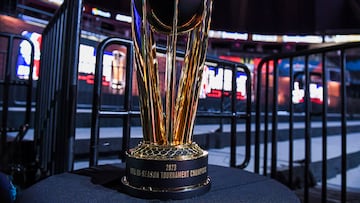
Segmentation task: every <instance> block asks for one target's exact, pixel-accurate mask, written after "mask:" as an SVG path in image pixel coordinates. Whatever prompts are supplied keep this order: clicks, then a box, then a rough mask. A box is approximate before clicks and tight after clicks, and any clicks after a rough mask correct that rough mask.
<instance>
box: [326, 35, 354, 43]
mask: <svg viewBox="0 0 360 203" xmlns="http://www.w3.org/2000/svg"><path fill="white" fill-rule="evenodd" d="M359 41H360V35H333V36H329V35H328V36H325V42H335V43H341V42H359Z"/></svg>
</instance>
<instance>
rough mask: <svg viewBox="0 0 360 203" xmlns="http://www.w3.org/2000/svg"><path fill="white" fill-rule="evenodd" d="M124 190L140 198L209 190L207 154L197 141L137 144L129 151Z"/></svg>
mask: <svg viewBox="0 0 360 203" xmlns="http://www.w3.org/2000/svg"><path fill="white" fill-rule="evenodd" d="M121 182H122V185H123V191H124V192H126V193H127V194H129V195H131V196H135V197H138V198H143V199H160V200H168V199H174V200H175V199H176V200H179V199H187V198H191V197H194V196H199V195H202V194H204V193H206V192H207V191H209V189H210V186H211V183H210V178H209V177H208V153H207V152H206V151H203V150H202V149H201V148H200V147H199V146H198V145H197V144H195V143H193V144H187V145H179V146H159V145H151V144H140V145H139V146H137V147H136V148H134V149H133V150H131V151H130V152H129V153H128V156H127V159H126V175H125V176H124V177H123V178H122V180H121Z"/></svg>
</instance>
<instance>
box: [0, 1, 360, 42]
mask: <svg viewBox="0 0 360 203" xmlns="http://www.w3.org/2000/svg"><path fill="white" fill-rule="evenodd" d="M3 2H9V3H8V4H12V5H13V6H14V4H15V3H14V2H17V4H18V5H20V8H21V7H22V8H24V6H25V7H26V8H27V9H26V12H31V11H30V10H31V9H34V10H38V11H43V12H44V13H42V14H41V13H38V15H40V16H38V17H39V18H46V14H51V13H54V12H55V11H56V9H57V7H58V2H61V0H17V1H13V0H5V1H3ZM84 2H85V4H88V5H94V6H97V7H98V8H102V9H104V10H108V11H115V12H118V13H121V14H125V15H130V0H102V1H99V0H84ZM0 6H1V5H0ZM10 6H11V5H10ZM15 6H16V5H15ZM2 7H4V6H3V5H2ZM0 9H1V7H0ZM18 10H19V9H18ZM20 11H21V9H20ZM22 11H24V12H25V9H22ZM33 13H35V12H34V11H33ZM211 26H212V29H214V30H222V31H230V32H240V33H242V32H246V33H259V34H295V35H299V34H300V35H302V34H354V33H359V32H360V0H316V1H314V0H292V1H289V0H214V6H213V15H212V25H211Z"/></svg>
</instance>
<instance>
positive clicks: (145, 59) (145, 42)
mask: <svg viewBox="0 0 360 203" xmlns="http://www.w3.org/2000/svg"><path fill="white" fill-rule="evenodd" d="M211 8H212V0H132V4H131V10H132V18H133V22H132V38H133V41H134V47H135V49H134V50H135V53H134V54H135V61H136V64H135V65H136V74H137V82H138V88H139V97H140V109H141V122H142V127H143V141H142V142H141V143H140V144H139V145H138V146H137V147H135V148H133V149H131V150H129V152H128V154H127V160H126V175H125V176H124V177H123V178H122V183H123V185H124V188H125V190H126V192H128V193H129V194H130V195H133V196H137V197H140V198H156V199H184V198H188V197H192V196H195V195H200V194H203V193H205V192H207V191H208V190H209V188H210V179H209V177H208V168H207V165H208V153H207V152H206V151H204V150H202V149H201V148H200V147H199V146H198V145H197V144H196V143H194V142H193V141H192V133H193V127H194V121H195V116H196V110H197V105H198V98H199V91H200V85H201V81H202V78H201V76H202V75H203V69H204V62H205V57H206V49H207V38H208V31H209V27H210V16H211ZM154 34H159V35H165V37H166V38H167V46H166V76H165V83H166V93H165V104H163V100H162V98H161V94H160V85H159V73H158V61H157V58H156V42H155V39H154ZM180 35H184V36H186V40H187V45H186V50H185V57H184V65H183V67H181V73H180V77H178V76H177V75H176V73H177V72H178V71H177V70H176V68H177V67H176V50H177V49H176V45H177V38H178V36H180ZM178 78H179V79H178Z"/></svg>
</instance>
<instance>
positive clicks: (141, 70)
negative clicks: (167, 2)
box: [132, 3, 167, 144]
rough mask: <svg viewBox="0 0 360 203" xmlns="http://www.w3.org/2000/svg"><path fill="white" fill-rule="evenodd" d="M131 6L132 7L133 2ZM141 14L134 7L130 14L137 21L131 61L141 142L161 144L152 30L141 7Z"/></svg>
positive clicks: (161, 121)
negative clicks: (135, 85) (133, 56)
mask: <svg viewBox="0 0 360 203" xmlns="http://www.w3.org/2000/svg"><path fill="white" fill-rule="evenodd" d="M132 4H133V8H135V5H134V3H132ZM141 9H142V15H140V14H139V13H138V10H136V9H133V12H134V13H137V15H134V16H138V17H140V16H141V17H140V18H136V19H135V20H136V21H137V23H133V24H132V31H133V32H132V33H133V39H134V41H135V61H136V63H137V64H139V65H138V66H135V67H136V73H137V78H138V80H137V82H138V88H139V100H140V106H141V108H140V109H141V122H142V126H143V138H144V142H151V143H156V144H165V143H167V139H166V137H165V129H164V115H163V107H162V103H161V95H160V88H159V76H158V72H159V71H158V63H157V61H156V46H155V41H154V38H153V33H152V31H151V28H150V26H149V25H148V23H147V21H146V9H145V7H142V8H141ZM136 33H137V34H136Z"/></svg>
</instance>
